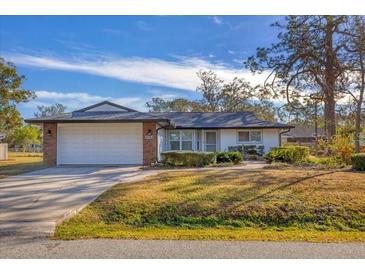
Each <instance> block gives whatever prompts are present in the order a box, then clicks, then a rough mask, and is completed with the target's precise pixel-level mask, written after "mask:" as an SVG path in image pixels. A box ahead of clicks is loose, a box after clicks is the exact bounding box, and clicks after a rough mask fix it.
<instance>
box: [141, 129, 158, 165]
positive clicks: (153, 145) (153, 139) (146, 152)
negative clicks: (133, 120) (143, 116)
mask: <svg viewBox="0 0 365 274" xmlns="http://www.w3.org/2000/svg"><path fill="white" fill-rule="evenodd" d="M156 153H157V136H156V123H154V122H153V123H151V122H149V123H143V165H150V164H151V163H154V162H156V160H157V159H156Z"/></svg>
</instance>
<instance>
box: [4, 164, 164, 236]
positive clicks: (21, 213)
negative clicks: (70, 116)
mask: <svg viewBox="0 0 365 274" xmlns="http://www.w3.org/2000/svg"><path fill="white" fill-rule="evenodd" d="M156 173H157V172H156V171H153V170H149V171H146V170H141V168H140V167H137V166H125V167H55V168H47V169H42V170H39V171H35V172H31V173H26V174H23V175H18V176H14V177H9V178H6V179H3V180H0V236H1V235H4V234H5V235H8V234H9V233H11V234H31V235H39V234H40V235H43V234H46V235H49V234H52V233H53V231H54V227H55V225H56V223H57V222H59V221H62V220H63V219H64V218H67V217H68V216H70V215H71V214H73V213H75V212H77V211H79V210H81V209H82V208H83V207H84V206H86V205H87V204H88V203H90V202H91V201H93V200H94V199H95V198H96V197H98V196H99V195H100V194H101V193H103V192H104V191H105V190H106V189H108V188H109V187H111V186H113V185H115V184H117V183H119V182H121V181H122V182H130V181H132V180H139V179H142V178H144V177H145V176H148V175H152V174H156Z"/></svg>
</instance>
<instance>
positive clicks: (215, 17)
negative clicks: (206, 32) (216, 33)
mask: <svg viewBox="0 0 365 274" xmlns="http://www.w3.org/2000/svg"><path fill="white" fill-rule="evenodd" d="M212 18H213V22H214V23H215V24H217V25H222V24H223V19H222V18H220V17H218V16H213V17H212Z"/></svg>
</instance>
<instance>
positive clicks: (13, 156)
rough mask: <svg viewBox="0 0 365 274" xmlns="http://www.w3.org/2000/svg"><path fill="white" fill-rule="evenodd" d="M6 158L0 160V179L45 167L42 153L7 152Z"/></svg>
mask: <svg viewBox="0 0 365 274" xmlns="http://www.w3.org/2000/svg"><path fill="white" fill-rule="evenodd" d="M8 158H9V159H8V160H6V161H0V179H1V178H5V177H7V176H12V175H17V174H21V173H24V172H29V171H33V170H37V169H41V168H44V167H45V165H44V164H43V156H42V153H28V152H26V153H22V152H9V157H8Z"/></svg>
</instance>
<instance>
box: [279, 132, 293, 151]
mask: <svg viewBox="0 0 365 274" xmlns="http://www.w3.org/2000/svg"><path fill="white" fill-rule="evenodd" d="M289 131H290V128H289V129H288V130H285V131H282V132H279V147H281V135H282V134H284V133H288V132H289Z"/></svg>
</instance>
